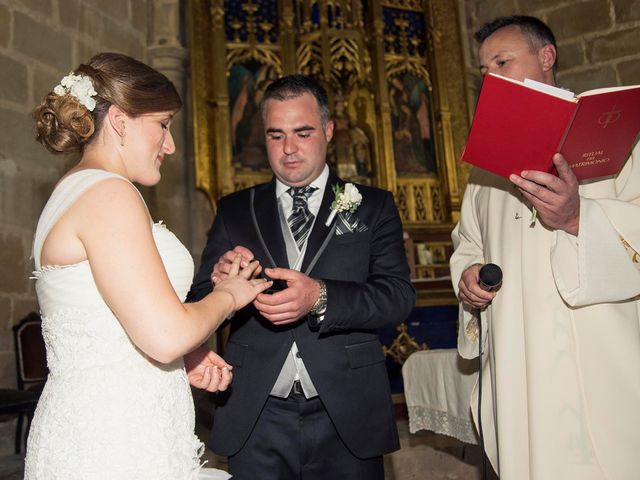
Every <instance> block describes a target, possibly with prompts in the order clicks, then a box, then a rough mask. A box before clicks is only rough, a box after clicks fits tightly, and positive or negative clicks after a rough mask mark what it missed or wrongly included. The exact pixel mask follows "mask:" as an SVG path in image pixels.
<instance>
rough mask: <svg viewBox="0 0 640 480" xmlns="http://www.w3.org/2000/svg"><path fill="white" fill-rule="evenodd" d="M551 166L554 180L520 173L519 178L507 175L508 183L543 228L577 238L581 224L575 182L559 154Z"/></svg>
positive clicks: (540, 174) (542, 174)
mask: <svg viewBox="0 0 640 480" xmlns="http://www.w3.org/2000/svg"><path fill="white" fill-rule="evenodd" d="M553 165H554V166H555V169H556V171H557V173H558V175H557V176H556V175H553V174H551V173H546V172H540V171H537V170H523V171H522V172H521V173H520V175H516V174H515V173H512V174H511V175H509V180H511V181H512V182H513V183H514V184H515V185H516V186H517V187H518V190H520V192H521V193H522V196H523V197H524V198H525V199H526V200H527V201H528V202H529V203H530V204H531V206H532V207H533V208H534V209H535V211H536V212H537V216H538V217H539V219H540V221H541V222H542V223H543V224H544V225H545V226H547V227H549V228H552V229H556V230H564V231H565V232H567V233H570V234H571V235H575V236H577V235H578V227H579V224H580V196H579V195H578V179H577V178H576V176H575V174H574V173H573V170H572V169H571V167H570V166H569V164H568V163H567V161H566V160H565V158H564V157H563V156H562V155H561V154H560V153H556V154H555V155H554V156H553Z"/></svg>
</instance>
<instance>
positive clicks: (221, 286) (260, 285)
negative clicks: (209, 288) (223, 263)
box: [213, 255, 273, 312]
mask: <svg viewBox="0 0 640 480" xmlns="http://www.w3.org/2000/svg"><path fill="white" fill-rule="evenodd" d="M241 261H242V257H241V256H240V255H238V256H236V257H235V258H234V260H233V262H232V263H231V268H230V269H229V274H228V275H227V277H226V278H225V279H224V280H220V279H218V278H214V279H213V282H214V285H215V288H214V291H217V292H226V293H228V294H229V295H231V296H232V297H233V304H234V307H233V311H234V312H235V311H237V310H239V309H241V308H242V307H244V306H245V305H247V304H249V303H251V302H253V300H254V299H255V298H256V296H257V295H258V294H259V293H262V292H264V291H265V290H266V289H267V288H269V287H270V286H271V285H272V284H273V282H267V281H266V280H264V279H262V278H252V277H253V276H254V275H255V274H256V272H259V269H260V263H259V262H258V261H257V260H253V261H251V262H249V265H247V266H246V267H244V268H242V269H241V268H240V262H241Z"/></svg>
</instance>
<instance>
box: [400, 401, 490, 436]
mask: <svg viewBox="0 0 640 480" xmlns="http://www.w3.org/2000/svg"><path fill="white" fill-rule="evenodd" d="M407 409H408V411H409V431H410V432H411V433H416V432H417V431H418V430H431V431H432V432H435V433H440V434H443V435H448V436H450V437H454V438H457V439H458V440H460V441H462V442H466V443H471V444H473V445H477V443H478V438H477V435H476V430H475V427H474V426H473V423H472V422H471V421H469V420H468V419H463V418H458V417H456V416H454V415H450V414H449V413H447V412H442V411H440V410H434V409H432V408H429V407H422V406H417V407H408V408H407Z"/></svg>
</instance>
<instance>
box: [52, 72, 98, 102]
mask: <svg viewBox="0 0 640 480" xmlns="http://www.w3.org/2000/svg"><path fill="white" fill-rule="evenodd" d="M53 93H55V94H56V95H60V96H62V95H71V96H72V97H74V98H75V99H76V100H78V102H79V103H80V104H81V105H84V106H85V107H86V108H87V110H89V111H90V112H93V109H94V108H96V100H95V99H94V98H92V97H94V96H95V95H97V94H98V92H96V91H95V89H94V88H93V83H91V79H90V78H89V77H87V76H86V75H74V74H73V72H71V73H69V75H67V76H66V77H64V78H63V79H62V80H60V84H59V85H56V87H55V88H54V89H53Z"/></svg>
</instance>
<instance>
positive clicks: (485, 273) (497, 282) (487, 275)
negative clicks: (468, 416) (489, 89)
mask: <svg viewBox="0 0 640 480" xmlns="http://www.w3.org/2000/svg"><path fill="white" fill-rule="evenodd" d="M478 284H479V285H480V288H482V289H483V290H485V291H487V292H495V291H496V290H498V289H499V288H500V286H501V285H502V269H501V268H500V267H499V266H498V265H496V264H495V263H486V264H484V265H483V266H482V268H480V272H479V273H478ZM478 322H480V311H478ZM482 345H483V344H482V325H479V328H478V436H479V437H480V438H479V440H480V452H481V455H482V478H483V479H485V480H486V478H487V455H486V453H485V451H484V433H483V431H482V418H481V417H482V414H481V413H480V412H482V355H483V352H482Z"/></svg>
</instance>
